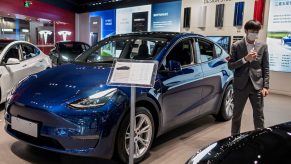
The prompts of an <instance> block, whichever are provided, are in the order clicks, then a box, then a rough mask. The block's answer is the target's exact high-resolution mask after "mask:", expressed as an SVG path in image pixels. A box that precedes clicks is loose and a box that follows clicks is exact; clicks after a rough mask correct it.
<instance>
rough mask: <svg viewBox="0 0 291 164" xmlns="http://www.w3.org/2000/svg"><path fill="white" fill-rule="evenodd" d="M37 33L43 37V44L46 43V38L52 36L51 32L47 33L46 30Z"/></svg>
mask: <svg viewBox="0 0 291 164" xmlns="http://www.w3.org/2000/svg"><path fill="white" fill-rule="evenodd" d="M38 33H39V34H40V35H43V37H44V44H46V43H47V36H48V35H51V34H52V32H51V31H48V30H42V31H39V32H38Z"/></svg>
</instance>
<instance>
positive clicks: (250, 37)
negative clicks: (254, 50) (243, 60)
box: [247, 32, 258, 41]
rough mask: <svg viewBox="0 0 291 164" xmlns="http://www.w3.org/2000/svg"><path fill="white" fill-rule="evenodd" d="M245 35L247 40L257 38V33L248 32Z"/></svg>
mask: <svg viewBox="0 0 291 164" xmlns="http://www.w3.org/2000/svg"><path fill="white" fill-rule="evenodd" d="M247 37H248V40H250V41H255V40H256V39H258V34H257V33H252V32H250V33H248V35H247Z"/></svg>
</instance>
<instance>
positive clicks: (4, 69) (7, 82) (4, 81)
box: [0, 44, 26, 102]
mask: <svg viewBox="0 0 291 164" xmlns="http://www.w3.org/2000/svg"><path fill="white" fill-rule="evenodd" d="M20 53H21V49H20V45H19V44H14V45H12V46H11V47H10V48H9V49H8V50H7V51H6V52H3V58H2V60H1V66H0V73H1V80H0V83H1V94H2V96H1V97H2V101H3V100H4V101H5V99H6V97H7V95H8V93H9V92H10V91H11V89H12V87H13V86H14V85H16V84H18V82H19V81H20V80H21V79H22V78H24V77H25V76H24V75H23V74H22V70H23V69H25V67H26V65H25V64H23V63H21V62H20V63H19V64H11V65H10V64H7V61H8V59H10V58H14V59H18V60H21V58H20ZM2 101H1V102H2Z"/></svg>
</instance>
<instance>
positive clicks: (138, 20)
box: [116, 5, 151, 34]
mask: <svg viewBox="0 0 291 164" xmlns="http://www.w3.org/2000/svg"><path fill="white" fill-rule="evenodd" d="M150 15H151V5H143V6H136V7H128V8H122V9H117V10H116V33H117V34H125V33H131V32H136V31H141V30H142V31H145V30H147V31H151V29H150V22H151V17H150Z"/></svg>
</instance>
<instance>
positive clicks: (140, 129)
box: [125, 114, 153, 158]
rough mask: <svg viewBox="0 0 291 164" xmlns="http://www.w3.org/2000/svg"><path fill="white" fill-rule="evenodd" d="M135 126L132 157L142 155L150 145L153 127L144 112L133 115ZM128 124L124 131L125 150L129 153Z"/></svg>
mask: <svg viewBox="0 0 291 164" xmlns="http://www.w3.org/2000/svg"><path fill="white" fill-rule="evenodd" d="M135 119H136V126H135V128H134V158H140V157H141V156H143V155H144V154H145V153H146V152H147V150H148V149H149V147H150V144H151V140H152V133H153V127H152V122H151V120H150V118H149V117H148V116H147V115H145V114H138V115H136V116H135ZM129 143H130V126H129V125H128V127H127V129H126V133H125V150H126V152H127V154H128V155H129Z"/></svg>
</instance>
